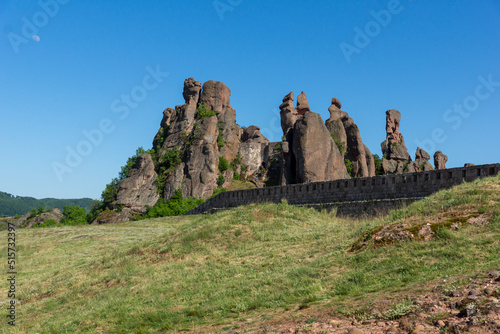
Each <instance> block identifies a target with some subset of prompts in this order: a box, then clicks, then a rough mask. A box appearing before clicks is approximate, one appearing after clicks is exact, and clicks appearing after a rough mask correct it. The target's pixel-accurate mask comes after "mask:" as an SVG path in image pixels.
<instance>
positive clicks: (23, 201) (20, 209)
mask: <svg viewBox="0 0 500 334" xmlns="http://www.w3.org/2000/svg"><path fill="white" fill-rule="evenodd" d="M92 201H93V199H91V198H79V199H56V198H43V199H36V198H33V197H22V196H14V195H11V194H8V193H4V192H1V191H0V216H3V215H6V216H14V215H16V214H18V215H24V214H26V213H28V212H30V211H31V210H33V209H38V208H39V207H40V206H43V207H44V208H46V209H49V208H50V209H55V208H59V209H61V210H62V209H63V208H64V207H65V206H79V207H81V208H85V209H87V208H88V207H89V206H90V204H91V203H92Z"/></svg>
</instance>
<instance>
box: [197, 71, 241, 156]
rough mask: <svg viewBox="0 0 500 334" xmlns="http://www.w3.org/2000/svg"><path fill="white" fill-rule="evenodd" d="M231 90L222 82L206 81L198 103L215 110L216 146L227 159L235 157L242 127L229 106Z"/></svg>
mask: <svg viewBox="0 0 500 334" xmlns="http://www.w3.org/2000/svg"><path fill="white" fill-rule="evenodd" d="M230 96H231V90H230V89H229V88H228V87H227V86H226V85H225V84H224V83H222V82H219V81H213V80H210V81H207V82H205V83H204V84H203V91H202V93H201V98H200V103H201V104H204V105H205V107H206V108H207V109H210V110H213V111H215V113H216V115H217V120H218V123H217V126H218V130H219V131H220V137H219V140H218V144H219V145H218V147H219V150H220V155H221V156H223V157H224V158H226V160H227V161H232V160H234V158H236V155H237V154H238V150H239V144H240V137H241V133H242V129H241V128H240V127H239V126H238V125H237V124H236V111H235V110H234V109H233V108H232V107H231V100H230Z"/></svg>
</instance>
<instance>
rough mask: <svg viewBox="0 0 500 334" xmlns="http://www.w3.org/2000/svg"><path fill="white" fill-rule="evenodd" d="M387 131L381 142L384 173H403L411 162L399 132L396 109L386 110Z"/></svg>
mask: <svg viewBox="0 0 500 334" xmlns="http://www.w3.org/2000/svg"><path fill="white" fill-rule="evenodd" d="M385 114H386V125H385V130H386V133H387V136H386V139H385V141H384V142H382V144H381V146H382V153H383V156H384V158H383V160H382V166H383V169H384V173H385V174H396V173H403V172H404V170H405V169H406V167H407V165H408V164H409V163H410V162H411V157H410V155H409V154H408V149H407V148H406V145H405V141H404V138H403V135H402V134H401V133H400V132H399V122H400V121H401V113H400V112H399V111H397V110H396V109H391V110H387V111H386V113H385Z"/></svg>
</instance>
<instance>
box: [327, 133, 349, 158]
mask: <svg viewBox="0 0 500 334" xmlns="http://www.w3.org/2000/svg"><path fill="white" fill-rule="evenodd" d="M330 135H331V136H332V139H333V141H334V142H335V145H337V148H338V149H339V152H340V154H342V156H344V154H345V152H346V150H347V147H346V145H345V143H344V142H343V141H340V139H338V138H335V137H334V136H333V133H331V134H330Z"/></svg>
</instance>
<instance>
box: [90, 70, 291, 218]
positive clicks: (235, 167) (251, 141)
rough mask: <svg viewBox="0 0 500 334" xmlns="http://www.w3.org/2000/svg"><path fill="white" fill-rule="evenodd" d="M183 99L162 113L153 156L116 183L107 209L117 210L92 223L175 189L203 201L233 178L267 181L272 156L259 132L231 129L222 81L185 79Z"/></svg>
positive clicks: (137, 209) (232, 114) (140, 208)
mask: <svg viewBox="0 0 500 334" xmlns="http://www.w3.org/2000/svg"><path fill="white" fill-rule="evenodd" d="M182 95H183V97H184V102H185V103H184V104H183V105H178V106H176V107H175V108H167V109H165V110H164V111H163V117H162V120H161V123H160V129H159V130H158V133H157V134H156V136H155V137H154V140H153V151H152V153H150V154H144V155H141V156H139V157H138V158H137V162H136V164H135V166H134V167H133V168H132V170H131V171H130V173H129V175H128V177H127V178H125V179H124V180H122V181H121V182H120V183H119V185H118V194H117V195H116V200H115V201H114V202H113V204H112V205H111V207H110V209H117V208H122V210H121V211H120V212H113V211H109V210H108V211H105V212H104V213H103V214H101V215H100V216H99V217H98V219H96V221H95V223H105V222H114V221H117V220H118V221H124V220H127V219H128V218H129V217H130V216H131V215H132V214H133V213H144V212H145V211H146V209H147V207H148V206H154V205H155V203H156V202H157V201H158V200H159V199H160V198H161V199H163V200H168V199H169V198H171V197H172V196H173V195H174V193H175V192H176V191H177V190H180V191H181V193H182V196H183V197H184V198H188V197H198V198H208V197H210V196H211V195H212V194H213V192H214V191H215V189H216V188H218V187H229V186H230V185H231V183H232V181H233V178H236V177H237V178H239V177H242V178H247V179H249V180H252V179H259V178H260V179H261V180H260V181H261V182H265V181H267V178H268V177H269V171H268V170H269V166H270V165H271V162H276V161H275V160H276V159H274V158H273V161H271V158H272V157H273V156H275V155H276V153H275V152H274V151H273V149H272V148H271V147H270V143H269V140H267V138H265V137H264V136H263V135H262V134H261V133H260V129H259V128H258V127H256V126H250V127H248V128H246V129H245V130H243V129H242V128H241V127H240V126H238V125H237V124H236V111H235V110H234V109H233V108H232V107H231V101H230V96H231V90H230V89H229V88H228V87H227V86H226V85H225V84H224V83H222V82H218V81H207V82H205V83H204V84H203V85H202V84H201V83H200V82H198V81H196V80H194V79H193V78H189V79H186V80H185V81H184V90H183V94H182ZM292 98H293V97H292ZM228 165H230V166H228ZM219 167H221V168H223V170H220V168H219ZM240 175H241V176H240ZM256 175H257V176H256ZM278 177H279V175H276V176H275V178H276V179H277V178H278ZM254 182H256V181H254ZM262 184H263V183H262ZM262 184H261V185H262Z"/></svg>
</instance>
